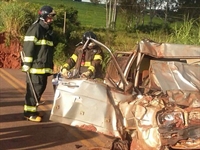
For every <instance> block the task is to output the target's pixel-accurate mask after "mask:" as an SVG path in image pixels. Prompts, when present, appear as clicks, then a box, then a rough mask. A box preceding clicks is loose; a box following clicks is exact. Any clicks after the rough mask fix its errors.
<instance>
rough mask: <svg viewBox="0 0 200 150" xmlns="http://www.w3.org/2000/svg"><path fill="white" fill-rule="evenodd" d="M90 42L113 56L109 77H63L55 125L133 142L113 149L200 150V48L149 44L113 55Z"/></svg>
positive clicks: (55, 106) (55, 105) (57, 92)
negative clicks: (78, 128) (82, 129)
mask: <svg viewBox="0 0 200 150" xmlns="http://www.w3.org/2000/svg"><path fill="white" fill-rule="evenodd" d="M88 40H92V41H93V42H95V43H97V44H99V45H100V46H102V47H103V48H104V49H105V50H106V51H107V52H109V54H110V61H109V63H108V66H107V69H106V75H105V78H104V80H103V81H99V80H95V79H81V78H73V77H71V78H70V79H65V78H61V79H60V80H59V83H58V85H57V88H56V90H55V95H54V102H53V107H52V111H51V115H50V120H52V121H55V122H60V123H64V124H67V125H71V126H76V127H80V128H85V129H87V130H88V129H89V130H92V131H94V132H98V133H103V134H105V135H109V136H112V137H116V138H118V139H120V140H121V141H128V143H129V144H126V142H124V145H121V147H123V148H120V146H119V145H120V144H123V142H121V143H118V144H115V143H113V147H112V149H113V150H114V149H121V150H125V149H127V150H128V149H130V150H134V149H141V150H147V149H148V150H162V149H171V148H173V149H187V150H188V149H200V46H195V45H182V44H170V43H156V42H154V41H150V40H146V39H145V40H142V41H140V42H139V43H138V45H137V48H136V49H135V50H134V51H130V52H119V51H117V52H115V53H114V54H113V53H112V52H111V50H110V49H109V48H108V47H106V46H105V45H104V44H102V43H101V42H99V41H97V40H94V39H88ZM115 142H119V141H115ZM115 146H116V147H115Z"/></svg>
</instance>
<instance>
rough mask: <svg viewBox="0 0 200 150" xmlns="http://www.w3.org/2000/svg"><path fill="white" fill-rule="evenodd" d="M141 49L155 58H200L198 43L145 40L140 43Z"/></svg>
mask: <svg viewBox="0 0 200 150" xmlns="http://www.w3.org/2000/svg"><path fill="white" fill-rule="evenodd" d="M139 51H140V52H141V53H144V54H146V55H150V56H152V57H155V58H179V59H181V58H197V59H200V49H199V46H197V45H184V44H169V43H156V42H152V41H149V40H143V41H141V42H140V43H139Z"/></svg>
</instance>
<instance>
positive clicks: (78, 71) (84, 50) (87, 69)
mask: <svg viewBox="0 0 200 150" xmlns="http://www.w3.org/2000/svg"><path fill="white" fill-rule="evenodd" d="M89 38H93V39H96V38H97V37H96V35H95V34H94V33H93V32H91V31H87V32H85V33H84V34H83V37H82V41H81V42H80V44H79V45H78V46H77V48H76V49H75V51H74V53H73V55H72V56H71V57H70V58H69V59H68V60H67V61H66V63H65V64H64V65H63V66H62V69H61V74H62V75H63V76H64V77H66V78H72V77H73V78H74V77H81V78H91V79H94V78H95V79H96V78H99V79H102V78H103V74H102V60H103V51H102V49H101V48H100V47H99V46H98V45H97V44H95V43H94V42H93V41H91V40H87V39H89ZM70 69H71V71H70ZM74 70H75V71H74Z"/></svg>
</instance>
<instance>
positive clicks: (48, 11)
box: [38, 6, 56, 20]
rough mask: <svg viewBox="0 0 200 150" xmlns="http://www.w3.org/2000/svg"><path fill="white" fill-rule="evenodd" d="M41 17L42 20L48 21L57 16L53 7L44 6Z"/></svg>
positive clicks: (40, 11) (40, 13) (40, 12)
mask: <svg viewBox="0 0 200 150" xmlns="http://www.w3.org/2000/svg"><path fill="white" fill-rule="evenodd" d="M38 14H39V17H40V18H42V19H44V20H45V19H46V18H47V17H53V16H55V15H56V12H55V11H54V10H53V8H52V7H51V6H43V7H42V8H41V9H40V10H39V12H38Z"/></svg>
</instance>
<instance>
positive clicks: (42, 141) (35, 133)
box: [0, 68, 114, 150]
mask: <svg viewBox="0 0 200 150" xmlns="http://www.w3.org/2000/svg"><path fill="white" fill-rule="evenodd" d="M51 78H52V77H49V82H48V86H47V89H46V90H45V92H44V94H43V97H42V101H44V102H45V103H44V104H43V105H40V106H39V107H38V109H39V111H41V113H43V115H44V116H43V120H42V122H40V123H35V122H31V121H27V120H24V119H23V105H24V95H25V73H23V72H21V70H16V69H2V68H0V150H109V149H110V148H111V146H112V141H113V140H114V138H113V137H108V136H105V135H102V134H97V133H94V132H90V131H86V130H82V129H78V128H75V127H70V126H67V125H64V124H60V123H56V122H52V121H50V120H49V116H50V112H51V107H52V103H53V97H54V92H53V87H52V84H51Z"/></svg>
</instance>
